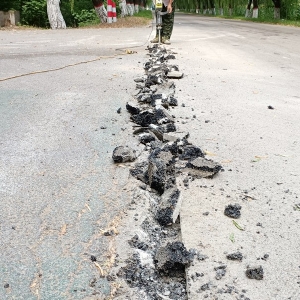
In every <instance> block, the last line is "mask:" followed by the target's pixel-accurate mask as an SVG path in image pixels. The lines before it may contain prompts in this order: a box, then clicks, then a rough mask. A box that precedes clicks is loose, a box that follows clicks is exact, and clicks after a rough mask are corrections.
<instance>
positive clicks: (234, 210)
mask: <svg viewBox="0 0 300 300" xmlns="http://www.w3.org/2000/svg"><path fill="white" fill-rule="evenodd" d="M241 209H242V207H241V206H240V205H239V204H237V203H236V204H229V205H227V206H226V207H225V210H224V214H225V215H226V216H227V217H230V218H234V219H238V218H239V217H240V216H241Z"/></svg>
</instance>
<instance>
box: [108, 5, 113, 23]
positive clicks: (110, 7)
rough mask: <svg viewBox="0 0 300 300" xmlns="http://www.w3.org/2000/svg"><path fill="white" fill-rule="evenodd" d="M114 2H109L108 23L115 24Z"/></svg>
mask: <svg viewBox="0 0 300 300" xmlns="http://www.w3.org/2000/svg"><path fill="white" fill-rule="evenodd" d="M112 5H113V2H112V0H107V23H112V22H113V12H112Z"/></svg>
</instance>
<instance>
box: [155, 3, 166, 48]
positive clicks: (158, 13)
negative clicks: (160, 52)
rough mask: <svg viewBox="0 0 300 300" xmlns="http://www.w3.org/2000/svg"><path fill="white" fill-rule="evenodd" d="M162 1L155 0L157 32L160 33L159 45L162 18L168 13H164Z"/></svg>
mask: <svg viewBox="0 0 300 300" xmlns="http://www.w3.org/2000/svg"><path fill="white" fill-rule="evenodd" d="M162 8H163V2H162V0H155V16H156V30H157V32H158V44H161V30H162V16H163V15H166V14H167V13H168V12H167V11H166V12H162Z"/></svg>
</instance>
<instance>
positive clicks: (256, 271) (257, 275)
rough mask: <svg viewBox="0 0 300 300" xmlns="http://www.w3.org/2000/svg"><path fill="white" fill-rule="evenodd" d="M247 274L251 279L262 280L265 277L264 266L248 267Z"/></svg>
mask: <svg viewBox="0 0 300 300" xmlns="http://www.w3.org/2000/svg"><path fill="white" fill-rule="evenodd" d="M246 275H247V277H248V278H250V279H256V280H262V279H263V278H264V270H263V268H262V266H259V267H255V268H248V269H247V270H246Z"/></svg>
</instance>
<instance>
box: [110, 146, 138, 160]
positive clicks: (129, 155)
mask: <svg viewBox="0 0 300 300" xmlns="http://www.w3.org/2000/svg"><path fill="white" fill-rule="evenodd" d="M112 159H113V160H114V162H115V163H124V162H132V161H134V160H135V159H136V154H135V151H134V150H132V149H131V148H129V147H128V146H119V147H116V148H115V149H114V151H113V155H112Z"/></svg>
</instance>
